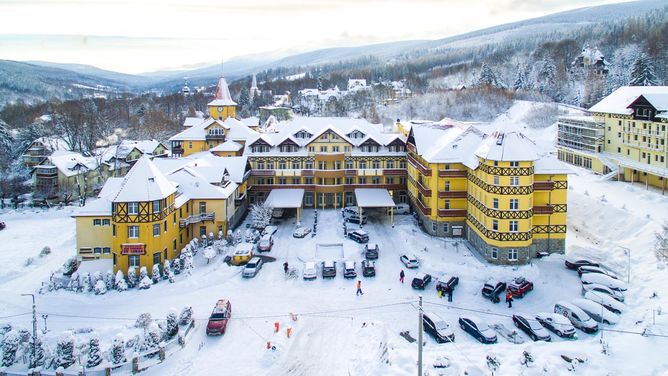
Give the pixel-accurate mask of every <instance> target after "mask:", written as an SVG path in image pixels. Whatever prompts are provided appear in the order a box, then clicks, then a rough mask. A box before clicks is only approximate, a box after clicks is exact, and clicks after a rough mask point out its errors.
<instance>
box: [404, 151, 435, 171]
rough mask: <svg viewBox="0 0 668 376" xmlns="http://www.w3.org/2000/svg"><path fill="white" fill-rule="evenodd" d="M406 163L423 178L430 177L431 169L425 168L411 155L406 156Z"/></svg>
mask: <svg viewBox="0 0 668 376" xmlns="http://www.w3.org/2000/svg"><path fill="white" fill-rule="evenodd" d="M408 163H410V164H411V165H412V166H413V167H415V168H416V169H418V171H420V173H421V174H422V175H424V176H431V169H429V168H427V166H425V165H423V164H422V163H420V162H418V160H417V159H415V158H414V157H413V156H412V155H410V154H408Z"/></svg>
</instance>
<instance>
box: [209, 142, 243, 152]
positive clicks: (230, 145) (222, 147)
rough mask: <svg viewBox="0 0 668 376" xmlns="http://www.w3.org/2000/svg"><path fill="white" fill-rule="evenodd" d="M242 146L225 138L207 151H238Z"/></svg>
mask: <svg viewBox="0 0 668 376" xmlns="http://www.w3.org/2000/svg"><path fill="white" fill-rule="evenodd" d="M242 148H243V145H241V144H240V143H238V142H235V141H232V140H227V141H225V142H223V143H222V144H219V145H218V146H216V147H214V148H213V149H211V150H209V151H239V150H241V149H242Z"/></svg>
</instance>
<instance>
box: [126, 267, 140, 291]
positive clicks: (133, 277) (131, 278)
mask: <svg viewBox="0 0 668 376" xmlns="http://www.w3.org/2000/svg"><path fill="white" fill-rule="evenodd" d="M137 282H138V281H137V268H136V267H134V266H131V267H129V268H128V287H130V288H132V287H135V286H137Z"/></svg>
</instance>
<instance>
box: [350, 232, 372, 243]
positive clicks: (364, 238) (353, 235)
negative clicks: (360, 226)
mask: <svg viewBox="0 0 668 376" xmlns="http://www.w3.org/2000/svg"><path fill="white" fill-rule="evenodd" d="M348 238H349V239H352V240H354V241H356V242H358V243H367V242H369V234H368V233H367V232H366V231H364V230H354V231H351V232H349V233H348Z"/></svg>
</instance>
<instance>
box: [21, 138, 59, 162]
mask: <svg viewBox="0 0 668 376" xmlns="http://www.w3.org/2000/svg"><path fill="white" fill-rule="evenodd" d="M57 150H61V151H68V150H70V146H69V145H68V144H67V142H66V141H65V140H63V139H62V138H60V137H40V138H38V139H36V140H35V141H33V142H32V143H30V146H28V147H27V148H26V150H24V151H23V154H22V155H21V159H22V160H23V164H24V165H25V166H26V167H27V168H33V167H35V166H37V165H38V164H40V163H42V162H43V161H44V160H45V159H46V158H47V157H48V156H50V155H51V154H52V153H53V152H54V151H57Z"/></svg>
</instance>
